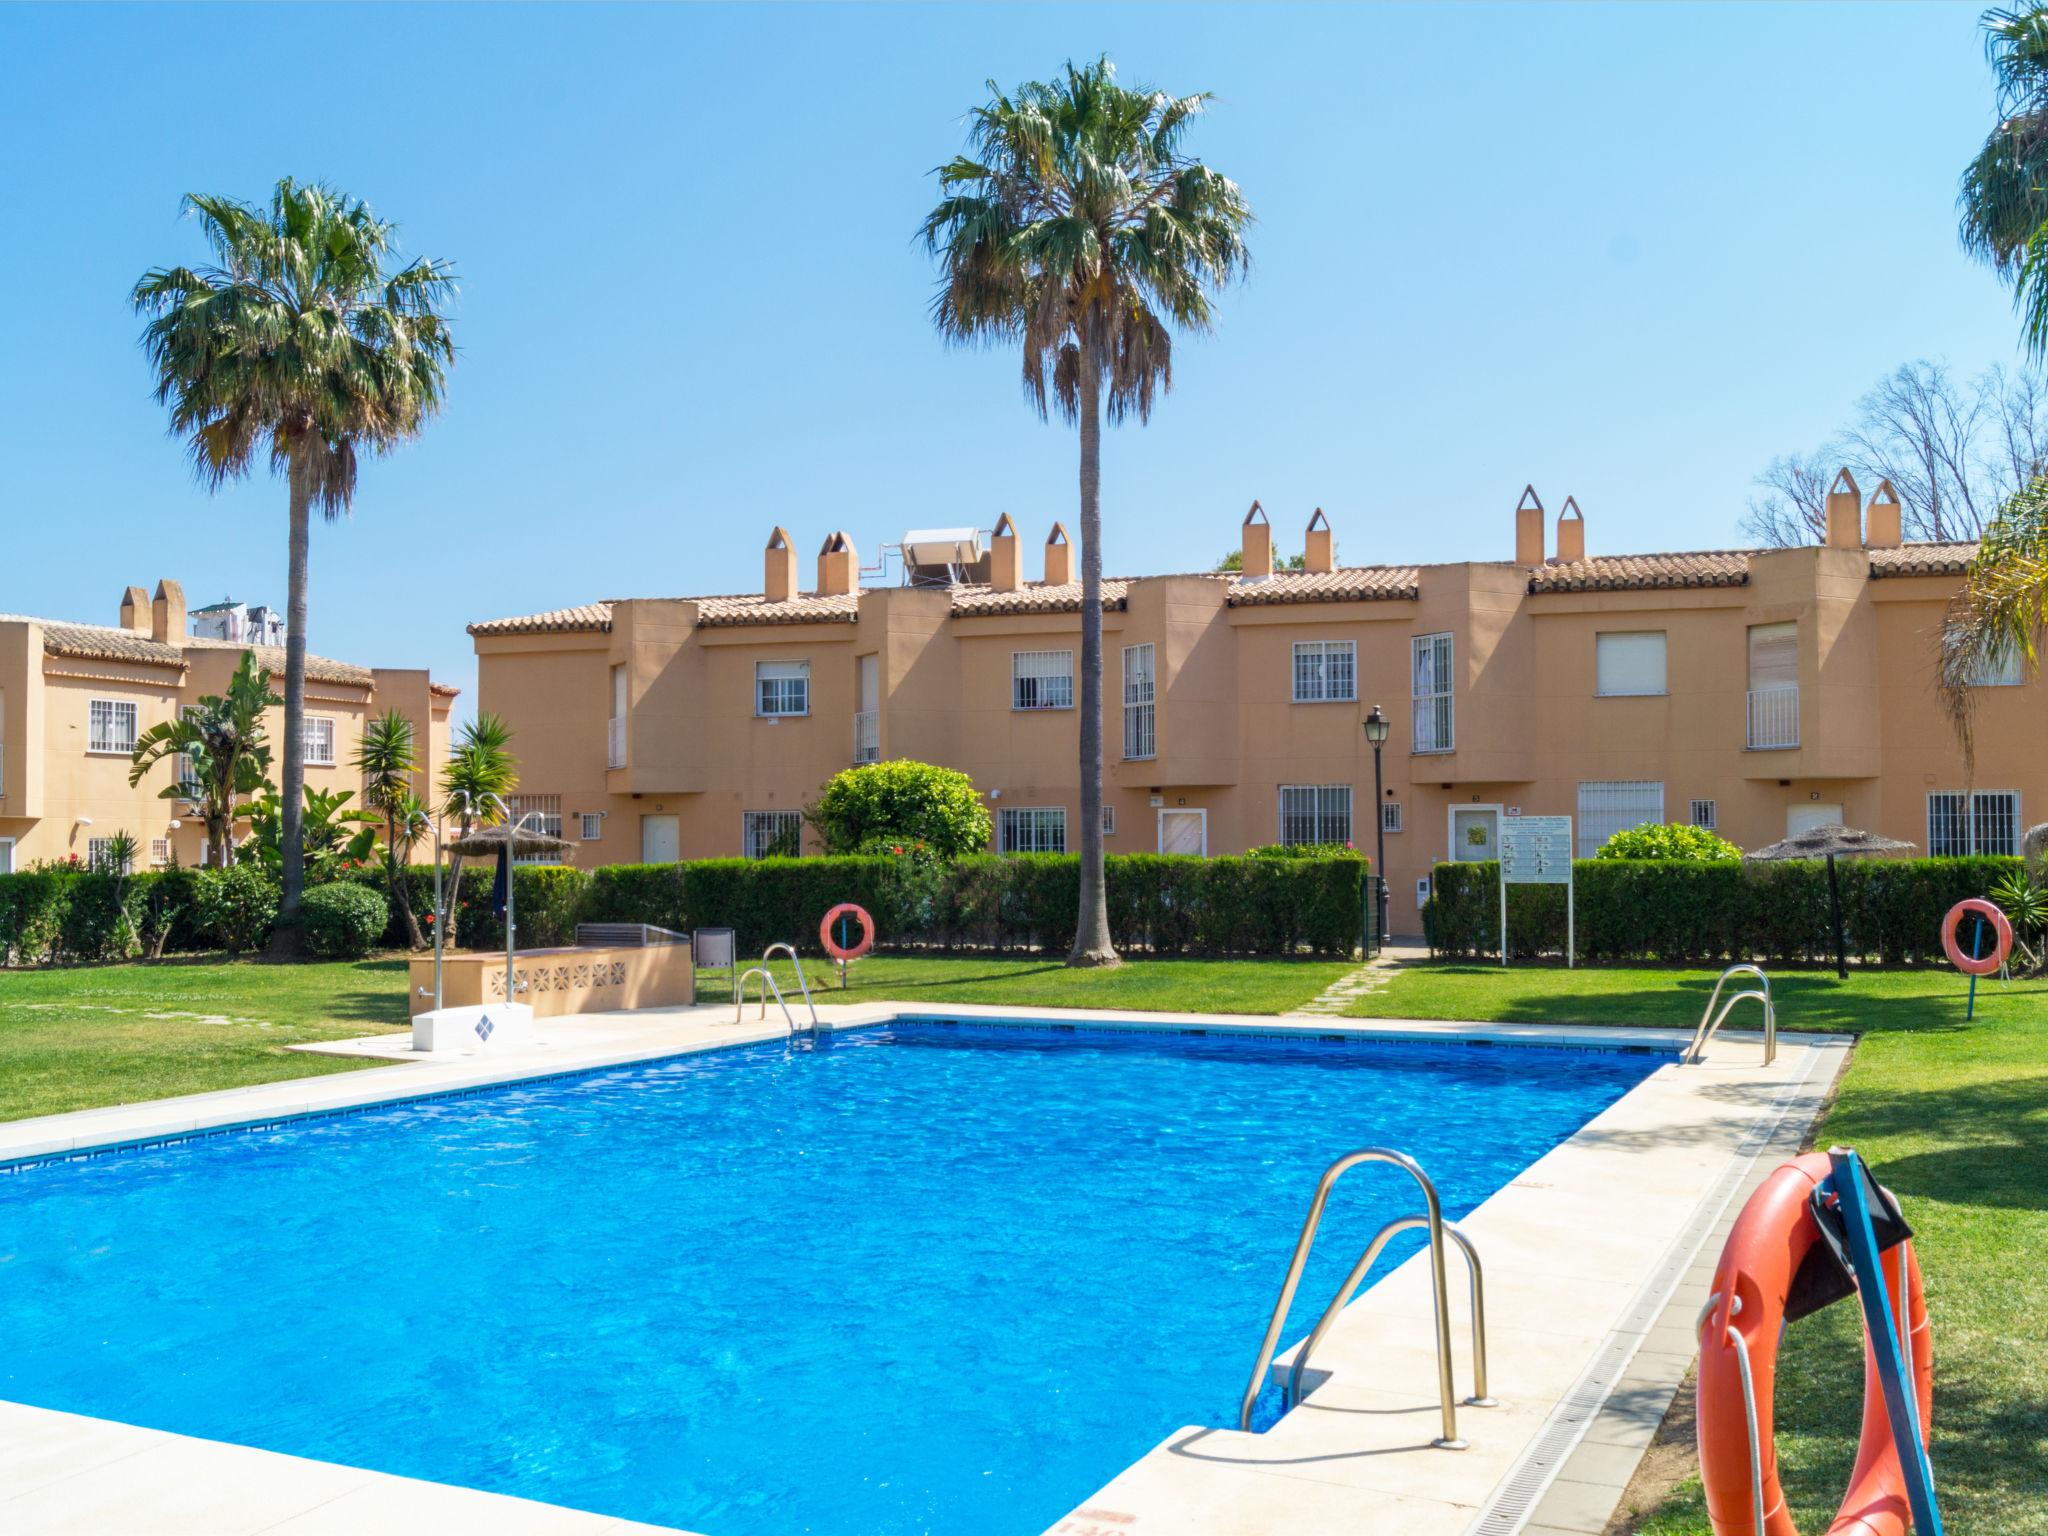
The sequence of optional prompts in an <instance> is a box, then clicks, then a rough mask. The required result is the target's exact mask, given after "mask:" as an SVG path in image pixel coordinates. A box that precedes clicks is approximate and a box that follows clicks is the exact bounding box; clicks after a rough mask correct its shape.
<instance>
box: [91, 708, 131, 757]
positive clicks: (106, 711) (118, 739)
mask: <svg viewBox="0 0 2048 1536" xmlns="http://www.w3.org/2000/svg"><path fill="white" fill-rule="evenodd" d="M86 716H87V731H86V741H85V749H86V751H88V752H119V753H122V754H123V755H127V754H130V753H133V752H134V750H135V719H136V716H135V703H134V701H133V700H131V699H94V700H93V701H92V702H91V703H90V704H88V705H87V706H86Z"/></svg>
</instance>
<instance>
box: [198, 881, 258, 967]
mask: <svg viewBox="0 0 2048 1536" xmlns="http://www.w3.org/2000/svg"><path fill="white" fill-rule="evenodd" d="M277 902H278V889H277V885H276V883H275V882H274V881H273V880H272V879H271V877H270V874H269V872H268V871H267V870H265V869H264V868H263V866H262V865H260V864H236V865H232V866H230V867H229V868H227V869H202V870H200V871H198V872H197V875H196V877H195V879H194V882H193V894H192V905H193V909H194V912H193V916H194V919H195V921H196V925H197V928H198V931H199V933H200V935H201V936H202V938H203V939H204V940H205V941H206V942H207V943H209V944H212V945H214V946H216V947H218V948H220V949H224V950H226V951H227V952H228V953H229V954H231V955H238V954H242V953H244V952H245V951H249V950H256V949H261V948H262V947H263V946H264V944H265V942H266V941H268V939H269V938H270V928H271V925H272V924H273V923H275V922H276V921H277Z"/></svg>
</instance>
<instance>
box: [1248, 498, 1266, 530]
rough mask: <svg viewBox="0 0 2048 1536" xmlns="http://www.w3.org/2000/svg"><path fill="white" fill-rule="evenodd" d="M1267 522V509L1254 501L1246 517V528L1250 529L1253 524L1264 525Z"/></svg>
mask: <svg viewBox="0 0 2048 1536" xmlns="http://www.w3.org/2000/svg"><path fill="white" fill-rule="evenodd" d="M1265 521H1266V509H1265V508H1264V507H1262V506H1260V505H1259V504H1258V503H1257V502H1256V501H1254V502H1253V503H1252V509H1251V511H1249V512H1247V513H1245V515H1244V526H1245V527H1247V528H1249V527H1251V525H1252V524H1253V523H1263V522H1265Z"/></svg>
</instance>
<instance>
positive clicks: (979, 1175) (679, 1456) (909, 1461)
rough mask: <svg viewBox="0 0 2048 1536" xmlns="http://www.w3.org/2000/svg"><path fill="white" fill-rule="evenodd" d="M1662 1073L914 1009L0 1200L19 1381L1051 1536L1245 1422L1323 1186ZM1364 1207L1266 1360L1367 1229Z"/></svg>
mask: <svg viewBox="0 0 2048 1536" xmlns="http://www.w3.org/2000/svg"><path fill="white" fill-rule="evenodd" d="M1662 1060H1663V1058H1659V1057H1656V1056H1648V1055H1631V1054H1618V1053H1617V1054H1609V1053H1594V1052H1581V1051H1571V1050H1556V1049H1547V1048H1528V1047H1513V1046H1500V1047H1491V1048H1481V1047H1476V1046H1473V1045H1465V1044H1457V1045H1434V1044H1417V1043H1410V1042H1401V1043H1375V1042H1364V1041H1358V1040H1345V1041H1317V1040H1307V1041H1303V1040H1295V1039H1279V1038H1274V1037H1261V1036H1252V1035H1234V1034H1233V1035H1221V1034H1209V1035H1189V1034H1168V1035H1156V1034H1144V1033H1092V1032H1086V1031H1080V1032H1065V1031H1046V1030H1043V1029H1038V1030H1027V1029H1005V1028H999V1027H984V1026H982V1025H979V1024H977V1025H975V1026H948V1025H946V1024H943V1023H938V1022H904V1021H899V1022H898V1023H896V1024H895V1025H892V1026H889V1027H886V1028H878V1029H870V1030H863V1031H858V1032H854V1033H849V1034H843V1035H840V1036H838V1037H836V1038H835V1039H833V1040H832V1041H831V1042H830V1044H829V1045H826V1046H824V1047H822V1048H820V1049H818V1050H816V1051H798V1052H793V1053H792V1052H786V1051H785V1050H784V1048H783V1047H782V1046H780V1045H775V1046H757V1047H745V1048H739V1049H730V1050H722V1051H713V1052H705V1053H701V1054H696V1055H691V1056H686V1057H678V1058H674V1059H670V1060H666V1061H661V1062H656V1063H652V1064H647V1065H641V1066H634V1067H629V1068H621V1069H617V1070H609V1071H604V1072H598V1073H592V1074H587V1075H583V1076H579V1077H574V1078H563V1079H554V1080H548V1081H542V1082H537V1083H532V1084H527V1085H514V1086H511V1087H507V1088H503V1089H497V1090H493V1091H491V1092H488V1093H485V1094H481V1095H476V1096H471V1097H463V1098H451V1099H440V1100H428V1101H413V1102H408V1103H399V1104H393V1105H388V1106H383V1107H379V1108H377V1109H375V1110H371V1111H368V1112H365V1113H362V1114H357V1115H351V1116H347V1117H342V1118H333V1119H320V1120H304V1121H295V1122H291V1123H288V1124H286V1125H283V1126H279V1127H275V1128H271V1129H266V1130H252V1131H245V1132H237V1133H232V1134H228V1135H222V1136H215V1137H210V1138H208V1139H205V1140H201V1141H194V1142H186V1143H182V1144H176V1145H170V1146H163V1147H156V1148H143V1149H139V1150H134V1151H129V1152H123V1153H120V1154H117V1155H113V1156H109V1157H103V1158H98V1159H94V1160H91V1161H76V1162H66V1163H53V1164H47V1165H43V1166H37V1167H31V1168H28V1169H25V1170H23V1171H22V1172H20V1173H19V1174H17V1175H15V1176H13V1177H10V1178H6V1179H0V1331H4V1336H5V1338H6V1341H7V1348H6V1350H5V1351H4V1353H0V1397H7V1398H13V1399H16V1400H19V1401H24V1402H29V1403H35V1404H39V1405H42V1406H45V1407H52V1408H60V1409H67V1410H70V1411H73V1412H79V1413H87V1414H94V1415H98V1416H101V1417H106V1418H113V1419H118V1420H123V1421H126V1422H129V1423H138V1424H145V1425H149V1426H152V1427H156V1428H162V1429H169V1430H175V1431H179V1432H182V1433H186V1434H194V1435H201V1436H206V1437H209V1438H213V1439H220V1440H229V1441H236V1442H240V1443H244V1444H251V1445H259V1446H263V1447H266V1448H268V1449H272V1450H280V1451H287V1452H291V1453H293V1454H297V1455H303V1456H313V1457H319V1458H323V1459H326V1460H332V1461H341V1462H348V1463H352V1464H356V1465H361V1466H368V1467H374V1468H377V1469H379V1470H383V1471H388V1472H397V1473H402V1474H406V1475H410V1476H415V1477H425V1478H431V1479H435V1480H438V1481H443V1482H455V1483H463V1484H468V1485H470V1486H474V1487H480V1488H488V1489H492V1490H495V1491H499V1492H505V1493H514V1494H519V1495H522V1496H525V1497H528V1498H538V1499H545V1500H550V1501H553V1502H557V1503H563V1504H570V1505H575V1506H579V1507H582V1508H587V1509H595V1510H600V1511H604V1512H607V1513H612V1514H617V1515H621V1516H626V1517H629V1518H633V1519H638V1520H647V1521H653V1522H657V1523H663V1524H671V1525H679V1526H682V1527H685V1528H688V1529H692V1530H697V1531H704V1532H709V1533H711V1536H766V1533H769V1532H778V1533H779V1532H796V1531H808V1532H819V1533H844V1536H866V1533H877V1536H880V1533H913V1532H949V1533H950V1532H990V1533H1003V1532H1017V1533H1022V1536H1029V1533H1034V1532H1037V1531H1039V1530H1041V1529H1043V1528H1044V1527H1045V1526H1046V1525H1048V1524H1049V1523H1051V1522H1052V1521H1054V1520H1056V1519H1057V1518H1059V1516H1060V1515H1062V1514H1064V1513H1065V1512H1066V1511H1067V1510H1068V1509H1070V1508H1071V1507H1073V1506H1074V1505H1075V1504H1076V1503H1078V1502H1080V1501H1081V1500H1082V1499H1084V1498H1085V1497H1086V1496H1087V1495H1088V1494H1089V1493H1091V1492H1092V1491H1093V1490H1094V1489H1095V1488H1096V1487H1098V1486H1099V1485H1100V1484H1102V1483H1103V1482H1105V1481H1106V1480H1107V1479H1108V1478H1109V1477H1111V1476H1113V1475H1114V1474H1115V1473H1116V1472H1117V1471H1118V1470H1120V1469H1121V1468H1122V1467H1123V1466H1124V1465H1126V1464H1127V1463H1128V1462H1130V1461H1131V1460H1133V1459H1135V1458H1136V1457H1137V1456H1139V1455H1141V1454H1143V1453H1144V1452H1145V1451H1146V1450H1148V1449H1149V1448H1150V1447H1151V1446H1153V1445H1154V1444H1156V1443H1157V1442H1158V1441H1159V1440H1160V1439H1161V1438H1162V1437H1164V1436H1165V1435H1166V1434H1168V1433H1170V1432H1171V1431H1173V1430H1175V1429H1177V1428H1178V1427H1180V1426H1181V1425H1184V1424H1190V1423H1208V1424H1225V1423H1230V1422H1233V1421H1234V1415H1235V1411H1236V1398H1237V1393H1238V1392H1239V1390H1240V1389H1241V1387H1242V1385H1243V1378H1244V1373H1245V1371H1246V1370H1248V1369H1249V1367H1250V1363H1251V1357H1252V1354H1253V1352H1254V1351H1255V1349H1256V1346H1257V1343H1258V1338H1259V1335H1260V1332H1261V1330H1262V1328H1263V1325H1264V1323H1265V1318H1266V1313H1267V1311H1268V1310H1269V1309H1270V1307H1271V1306H1272V1300H1273V1294H1274V1292H1275V1290H1276V1289H1277V1287H1278V1284H1279V1280H1280V1276H1281V1272H1282V1270H1283V1269H1284V1267H1285V1264H1286V1260H1287V1255H1288V1252H1289V1251H1290V1248H1291V1245H1292V1242H1293V1239H1294V1236H1295V1232H1296V1230H1297V1228H1298V1225H1299V1222H1300V1219H1301V1215H1302V1211H1303V1209H1304V1207H1305V1205H1306V1203H1307V1200H1308V1196H1309V1193H1310V1191H1311V1189H1312V1187H1313V1184H1314V1181H1315V1178H1316V1176H1317V1174H1318V1173H1320V1172H1321V1170H1322V1168H1323V1167H1324V1166H1325V1164H1327V1162H1328V1161H1329V1160H1330V1159H1331V1158H1332V1157H1334V1156H1335V1155H1336V1154H1338V1153H1339V1152H1342V1151H1344V1150H1346V1149H1348V1148H1350V1147H1353V1146H1358V1145H1363V1144H1367V1143H1373V1142H1379V1143H1385V1144H1391V1145H1394V1146H1398V1147H1401V1148H1403V1149H1405V1150H1408V1151H1410V1152H1412V1153H1413V1154H1414V1155H1415V1156H1417V1157H1418V1158H1419V1159H1420V1160H1421V1162H1422V1163H1423V1165H1424V1166H1425V1167H1426V1168H1427V1169H1428V1170H1429V1171H1430V1173H1431V1174H1432V1176H1433V1177H1434V1178H1435V1180H1436V1182H1437V1185H1438V1187H1439V1189H1440V1190H1441V1192H1442V1194H1443V1199H1444V1206H1445V1211H1446V1214H1447V1215H1450V1216H1456V1215H1458V1214H1460V1213H1462V1212H1465V1211H1467V1210H1469V1209H1471V1208H1472V1207H1473V1206H1475V1205H1477V1204H1478V1203H1479V1202H1480V1201H1481V1200H1483V1199H1484V1198H1485V1197H1486V1196H1487V1195H1488V1194H1490V1193H1491V1192H1492V1191H1493V1190H1495V1189H1496V1188H1498V1187H1499V1186H1500V1185H1501V1184H1503V1183H1504V1182H1506V1181H1507V1180H1508V1179H1509V1178H1510V1177H1512V1176H1513V1174H1514V1173H1515V1172H1516V1171H1517V1170H1519V1169H1520V1168H1522V1167H1523V1166H1525V1165H1526V1164H1527V1163H1529V1162H1530V1161H1532V1160H1533V1159H1534V1158H1536V1157H1537V1156H1539V1155H1541V1154H1542V1153H1543V1152H1544V1151H1545V1150H1547V1149H1548V1148H1549V1147H1551V1146H1552V1145H1554V1144H1555V1143H1557V1142H1558V1141H1559V1140H1561V1139H1563V1138H1564V1137H1565V1136H1568V1135H1569V1134H1570V1133H1571V1132H1572V1131H1573V1130H1575V1129H1576V1128H1577V1127H1578V1126H1579V1125H1581V1124H1583V1123H1584V1122H1585V1121H1586V1120H1587V1119H1589V1118H1590V1117H1591V1116H1592V1115H1594V1114H1596V1113H1598V1112H1599V1111H1600V1110H1601V1109H1602V1108H1604V1107H1605V1106H1606V1105H1608V1104H1609V1103H1611V1102H1613V1101H1614V1100H1615V1099H1616V1098H1618V1097H1619V1096H1620V1095H1621V1094H1622V1093H1624V1092H1626V1091H1627V1090H1628V1089H1629V1088H1631V1087H1633V1086H1634V1085H1635V1084H1636V1083H1637V1082H1639V1081H1640V1080H1641V1079H1642V1078H1643V1077H1644V1076H1645V1075H1646V1074H1647V1073H1649V1072H1650V1071H1652V1070H1654V1069H1655V1068H1656V1067H1657V1066H1659V1065H1660V1064H1661V1062H1662ZM1414 1204H1415V1195H1414V1191H1413V1188H1412V1186H1410V1185H1408V1184H1407V1182H1406V1181H1405V1180H1403V1179H1401V1178H1399V1177H1398V1176H1397V1175H1395V1174H1392V1173H1391V1172H1389V1173H1385V1174H1375V1173H1372V1172H1365V1171H1362V1172H1360V1173H1359V1174H1356V1175H1354V1176H1353V1178H1352V1179H1351V1180H1348V1181H1347V1183H1346V1186H1345V1189H1344V1191H1343V1192H1342V1193H1341V1194H1340V1196H1339V1198H1338V1199H1337V1200H1336V1201H1335V1202H1334V1203H1333V1208H1332V1211H1331V1214H1330V1216H1329V1218H1328V1220H1327V1222H1326V1223H1325V1231H1326V1235H1327V1241H1326V1242H1325V1243H1324V1244H1323V1245H1321V1246H1320V1248H1319V1252H1318V1256H1317V1260H1316V1262H1315V1264H1314V1265H1313V1266H1312V1268H1311V1271H1310V1274H1309V1276H1308V1278H1307V1280H1306V1281H1305V1283H1304V1285H1303V1287H1302V1292H1301V1301H1300V1303H1299V1306H1298V1308H1297V1317H1296V1320H1295V1322H1294V1324H1293V1325H1292V1326H1291V1327H1290V1330H1289V1334H1288V1337H1290V1338H1291V1337H1295V1336H1298V1334H1299V1333H1300V1332H1301V1331H1303V1329H1304V1328H1305V1327H1306V1324H1307V1321H1308V1320H1309V1319H1311V1318H1312V1317H1313V1313H1314V1310H1315V1309H1317V1308H1319V1307H1320V1306H1321V1304H1322V1302H1323V1301H1324V1300H1325V1299H1326V1298H1327V1297H1328V1295H1329V1293H1330V1291H1331V1290H1332V1289H1333V1288H1334V1286H1335V1285H1336V1283H1337V1280H1338V1279H1339V1278H1340V1277H1341V1274H1342V1272H1343V1269H1344V1267H1345V1266H1346V1265H1347V1264H1348V1262H1349V1260H1350V1258H1352V1257H1354V1256H1355V1255H1356V1253H1357V1251H1358V1247H1359V1245H1360V1244H1362V1242H1363V1241H1364V1239H1365V1237H1366V1236H1367V1235H1369V1234H1370V1233H1371V1232H1372V1231H1373V1230H1374V1229H1375V1228H1376V1227H1377V1225H1378V1224H1379V1223H1380V1222H1382V1221H1383V1220H1386V1219H1388V1218H1390V1217H1392V1216H1395V1215H1399V1214H1404V1213H1406V1212H1407V1211H1408V1210H1409V1209H1411V1208H1412V1207H1413V1206H1414Z"/></svg>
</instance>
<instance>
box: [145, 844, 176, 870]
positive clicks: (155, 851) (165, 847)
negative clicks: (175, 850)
mask: <svg viewBox="0 0 2048 1536" xmlns="http://www.w3.org/2000/svg"><path fill="white" fill-rule="evenodd" d="M149 862H150V863H151V865H153V866H154V867H155V868H157V869H162V868H163V867H164V866H165V865H166V864H168V863H170V862H171V840H170V839H169V838H168V837H152V838H151V839H150V840H149Z"/></svg>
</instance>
